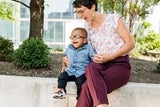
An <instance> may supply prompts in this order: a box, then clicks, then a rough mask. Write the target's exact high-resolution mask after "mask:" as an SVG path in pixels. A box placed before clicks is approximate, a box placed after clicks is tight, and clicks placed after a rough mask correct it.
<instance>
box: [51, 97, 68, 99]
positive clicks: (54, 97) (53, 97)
mask: <svg viewBox="0 0 160 107" xmlns="http://www.w3.org/2000/svg"><path fill="white" fill-rule="evenodd" d="M53 98H54V99H65V98H66V97H65V96H54V97H53Z"/></svg>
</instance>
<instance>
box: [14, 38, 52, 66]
mask: <svg viewBox="0 0 160 107" xmlns="http://www.w3.org/2000/svg"><path fill="white" fill-rule="evenodd" d="M49 54H50V52H49V48H48V46H47V45H46V44H45V43H44V42H43V40H41V39H38V38H30V39H26V40H25V41H24V42H23V44H22V45H20V47H19V48H18V49H17V50H15V52H14V54H13V58H14V62H15V64H16V65H19V66H21V67H22V68H42V67H47V66H49V63H50V57H49Z"/></svg>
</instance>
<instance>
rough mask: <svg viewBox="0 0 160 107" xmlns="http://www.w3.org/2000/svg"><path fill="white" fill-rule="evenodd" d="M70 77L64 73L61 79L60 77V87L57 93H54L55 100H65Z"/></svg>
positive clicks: (60, 76)
mask: <svg viewBox="0 0 160 107" xmlns="http://www.w3.org/2000/svg"><path fill="white" fill-rule="evenodd" d="M68 79H69V76H68V74H67V72H62V73H61V74H60V75H59V77H58V86H57V91H56V92H54V94H53V98H55V99H62V98H65V93H66V89H65V88H66V85H67V82H68Z"/></svg>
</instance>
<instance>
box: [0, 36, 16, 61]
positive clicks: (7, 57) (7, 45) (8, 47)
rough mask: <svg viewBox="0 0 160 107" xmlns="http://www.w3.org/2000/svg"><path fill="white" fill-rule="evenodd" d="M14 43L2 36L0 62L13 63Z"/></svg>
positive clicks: (0, 40)
mask: <svg viewBox="0 0 160 107" xmlns="http://www.w3.org/2000/svg"><path fill="white" fill-rule="evenodd" d="M13 47H14V46H13V42H12V41H11V40H8V39H5V38H3V37H2V36H0V61H11V60H12V54H13V51H14V49H13Z"/></svg>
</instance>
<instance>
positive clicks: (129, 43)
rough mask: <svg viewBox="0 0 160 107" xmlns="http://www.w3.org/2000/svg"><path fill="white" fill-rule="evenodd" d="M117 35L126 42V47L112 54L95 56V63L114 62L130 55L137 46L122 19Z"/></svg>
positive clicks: (119, 22)
mask: <svg viewBox="0 0 160 107" xmlns="http://www.w3.org/2000/svg"><path fill="white" fill-rule="evenodd" d="M117 33H118V34H119V35H120V36H121V38H122V39H123V40H124V45H123V46H122V47H121V48H120V49H119V50H118V51H116V52H114V53H112V54H105V53H102V54H96V55H94V58H93V60H94V62H97V63H104V62H108V61H110V60H113V59H115V58H117V57H119V56H123V55H125V54H128V53H129V52H130V51H131V50H132V49H133V48H134V46H135V42H134V39H133V37H132V36H131V34H130V32H129V30H128V29H127V27H126V26H125V24H124V22H123V20H122V18H120V19H119V21H118V28H117Z"/></svg>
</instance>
